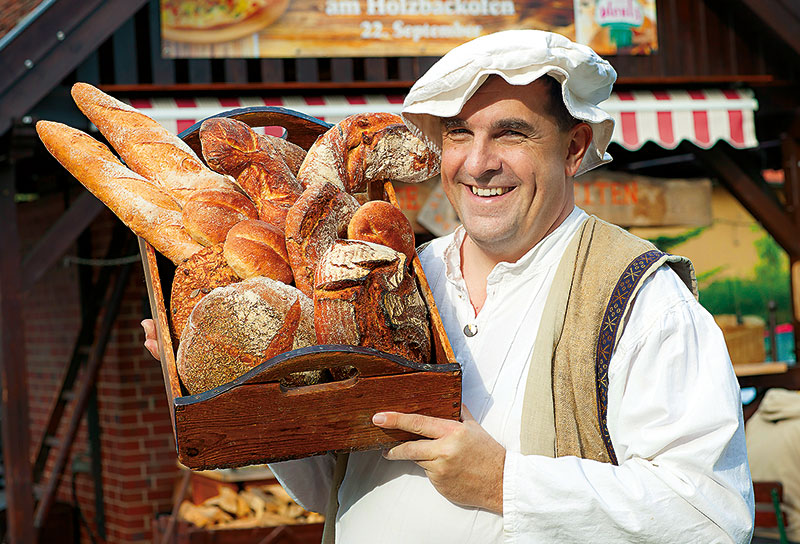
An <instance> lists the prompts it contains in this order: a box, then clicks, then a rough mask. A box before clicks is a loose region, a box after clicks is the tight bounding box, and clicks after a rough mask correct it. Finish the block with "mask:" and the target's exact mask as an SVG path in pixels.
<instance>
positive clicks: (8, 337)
mask: <svg viewBox="0 0 800 544" xmlns="http://www.w3.org/2000/svg"><path fill="white" fill-rule="evenodd" d="M14 194H15V188H14V168H13V166H11V165H10V164H8V163H2V164H0V232H2V233H3V235H2V236H0V381H2V385H1V386H2V395H3V396H2V401H1V402H2V408H0V417H2V422H3V424H2V438H3V462H4V466H5V495H6V513H5V515H6V523H7V526H8V530H7V534H6V538H7V540H8V542H10V543H11V544H28V543H31V542H33V541H34V540H33V539H34V533H33V523H32V521H33V488H32V484H31V461H30V422H29V419H28V378H27V367H26V365H25V327H24V321H23V315H22V289H21V284H22V278H21V275H20V274H21V267H20V240H19V231H18V227H17V208H16V204H15V203H14Z"/></svg>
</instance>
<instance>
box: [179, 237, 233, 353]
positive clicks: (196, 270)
mask: <svg viewBox="0 0 800 544" xmlns="http://www.w3.org/2000/svg"><path fill="white" fill-rule="evenodd" d="M237 281H239V276H238V275H237V274H236V272H234V271H233V269H232V268H231V267H230V266H228V263H227V262H225V257H224V256H223V254H222V244H217V245H215V246H211V247H206V248H203V249H201V250H200V251H198V252H197V253H195V254H194V255H192V256H191V257H189V258H188V259H186V260H185V261H184V262H183V263H181V264H180V265H178V267H177V268H176V269H175V276H174V277H173V280H172V291H171V294H170V299H169V317H170V319H169V326H170V333H171V334H172V339H173V340H174V341H175V343H176V344H177V342H178V341H179V340H180V338H181V334H182V333H183V329H184V328H185V327H186V322H187V321H189V315H191V313H192V310H193V309H194V307H195V306H196V305H197V303H198V302H200V301H201V300H203V297H205V296H206V295H207V294H209V293H210V292H211V291H213V290H214V289H216V288H217V287H224V286H226V285H230V284H232V283H236V282H237Z"/></svg>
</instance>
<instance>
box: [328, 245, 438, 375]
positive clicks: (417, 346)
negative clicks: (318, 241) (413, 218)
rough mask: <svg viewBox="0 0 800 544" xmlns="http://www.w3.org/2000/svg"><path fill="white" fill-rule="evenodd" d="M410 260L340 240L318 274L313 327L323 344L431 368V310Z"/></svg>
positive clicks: (384, 249) (377, 247)
mask: <svg viewBox="0 0 800 544" xmlns="http://www.w3.org/2000/svg"><path fill="white" fill-rule="evenodd" d="M405 259H406V258H405V256H404V255H403V254H402V253H399V252H397V251H394V250H393V249H390V248H388V247H386V246H383V245H378V244H373V243H371V242H363V241H360V240H336V241H335V242H334V243H333V245H332V246H331V247H330V249H328V251H326V252H325V254H324V255H323V256H322V258H321V260H320V262H319V266H318V267H317V271H316V278H315V285H314V325H315V328H316V331H317V340H318V341H319V343H320V344H349V345H354V346H365V347H371V348H374V349H378V350H381V351H385V352H387V353H392V354H394V355H398V356H400V357H404V358H405V359H408V360H409V361H413V362H417V363H427V362H428V361H429V359H430V351H431V338H430V326H429V319H428V308H427V306H426V305H425V302H424V301H423V300H422V296H421V295H420V293H419V289H418V288H417V284H416V281H415V280H414V277H413V276H412V275H411V274H410V273H409V272H408V269H407V268H406V266H405Z"/></svg>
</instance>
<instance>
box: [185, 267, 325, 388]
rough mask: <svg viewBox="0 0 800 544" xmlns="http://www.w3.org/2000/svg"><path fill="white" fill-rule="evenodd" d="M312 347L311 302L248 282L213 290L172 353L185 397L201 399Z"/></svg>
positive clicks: (275, 285) (264, 282)
mask: <svg viewBox="0 0 800 544" xmlns="http://www.w3.org/2000/svg"><path fill="white" fill-rule="evenodd" d="M315 343H316V336H315V333H314V308H313V303H312V301H311V299H310V298H308V297H307V296H305V295H304V294H303V293H301V292H300V291H299V290H298V289H296V288H294V287H292V286H290V285H286V284H284V283H281V282H278V281H275V280H271V279H269V278H264V277H255V278H250V279H248V280H244V281H242V282H239V283H235V284H232V285H229V286H227V287H220V288H218V289H214V290H213V291H211V293H209V294H208V295H206V297H205V298H204V299H203V300H202V301H201V302H200V303H199V304H198V305H197V306H195V308H194V310H193V311H192V315H191V316H190V317H189V322H188V323H187V325H186V328H185V329H184V331H183V336H182V337H181V343H180V347H179V348H178V355H177V359H176V364H177V368H178V375H179V376H180V378H181V381H182V382H183V384H184V385H185V386H186V389H187V390H188V391H189V393H191V394H197V393H202V392H203V391H208V390H209V389H213V388H214V387H217V386H219V385H222V384H224V383H228V382H230V381H231V380H234V379H235V378H237V377H239V376H241V375H242V374H245V373H246V372H248V371H249V370H252V369H253V368H255V367H257V366H258V365H260V364H261V363H264V362H265V361H268V360H269V359H270V358H272V357H275V356H276V355H279V354H281V353H283V352H286V351H290V350H292V349H297V348H301V347H306V346H311V345H314V344H315Z"/></svg>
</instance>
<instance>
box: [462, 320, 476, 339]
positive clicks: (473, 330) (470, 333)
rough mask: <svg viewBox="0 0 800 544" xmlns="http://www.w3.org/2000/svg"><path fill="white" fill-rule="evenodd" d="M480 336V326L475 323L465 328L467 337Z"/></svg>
mask: <svg viewBox="0 0 800 544" xmlns="http://www.w3.org/2000/svg"><path fill="white" fill-rule="evenodd" d="M476 334H478V326H477V325H476V324H474V323H469V324H468V325H465V326H464V335H465V336H470V337H472V336H475V335H476Z"/></svg>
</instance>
